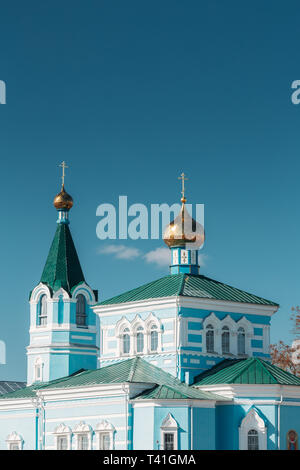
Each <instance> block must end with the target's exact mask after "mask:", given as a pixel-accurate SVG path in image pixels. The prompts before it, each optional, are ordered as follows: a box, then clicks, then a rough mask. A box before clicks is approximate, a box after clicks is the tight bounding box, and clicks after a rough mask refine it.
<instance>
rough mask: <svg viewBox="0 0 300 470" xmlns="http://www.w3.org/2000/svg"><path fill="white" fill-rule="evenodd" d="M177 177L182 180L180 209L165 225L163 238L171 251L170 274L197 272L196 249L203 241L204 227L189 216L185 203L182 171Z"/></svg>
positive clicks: (184, 178) (184, 179)
mask: <svg viewBox="0 0 300 470" xmlns="http://www.w3.org/2000/svg"><path fill="white" fill-rule="evenodd" d="M179 179H180V180H181V181H182V190H181V194H182V197H181V203H182V205H181V209H180V212H179V214H178V216H177V217H176V218H175V219H174V220H173V221H172V222H171V223H170V224H168V225H167V226H166V228H165V230H164V235H163V240H164V242H165V244H166V245H167V246H168V247H169V248H170V249H171V251H172V254H171V256H172V264H171V274H178V273H180V272H185V273H192V274H198V273H199V265H198V250H199V248H200V247H202V245H203V243H204V238H205V235H204V228H203V226H202V225H201V224H200V223H199V222H197V221H196V220H195V219H193V218H192V217H191V215H190V214H189V212H188V210H187V207H186V205H185V203H186V197H185V187H184V183H185V181H186V180H187V178H186V177H185V174H184V173H182V174H181V176H180V177H179Z"/></svg>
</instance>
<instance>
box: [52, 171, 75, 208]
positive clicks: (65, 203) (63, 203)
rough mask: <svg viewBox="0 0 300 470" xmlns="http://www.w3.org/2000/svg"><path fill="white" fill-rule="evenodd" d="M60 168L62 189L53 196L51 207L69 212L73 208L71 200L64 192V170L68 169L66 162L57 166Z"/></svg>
mask: <svg viewBox="0 0 300 470" xmlns="http://www.w3.org/2000/svg"><path fill="white" fill-rule="evenodd" d="M59 166H60V167H61V168H62V177H61V179H62V187H61V190H60V192H59V193H58V194H57V195H56V196H55V198H54V201H53V205H54V207H56V209H58V210H59V209H65V210H70V209H71V208H72V207H73V198H72V196H70V194H68V193H67V191H66V190H65V169H66V168H68V166H67V165H66V162H62V163H61V164H60V165H59Z"/></svg>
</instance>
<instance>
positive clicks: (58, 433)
mask: <svg viewBox="0 0 300 470" xmlns="http://www.w3.org/2000/svg"><path fill="white" fill-rule="evenodd" d="M54 435H55V449H56V450H59V449H58V441H59V438H60V437H64V438H66V439H67V450H71V449H72V442H71V439H72V430H71V428H70V427H69V426H66V425H65V424H64V423H61V424H60V425H59V426H57V427H56V428H55V430H54Z"/></svg>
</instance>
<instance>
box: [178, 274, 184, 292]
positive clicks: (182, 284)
mask: <svg viewBox="0 0 300 470" xmlns="http://www.w3.org/2000/svg"><path fill="white" fill-rule="evenodd" d="M180 274H181V275H182V279H181V283H180V287H179V292H178V294H177V295H183V291H184V284H185V280H186V274H185V273H180Z"/></svg>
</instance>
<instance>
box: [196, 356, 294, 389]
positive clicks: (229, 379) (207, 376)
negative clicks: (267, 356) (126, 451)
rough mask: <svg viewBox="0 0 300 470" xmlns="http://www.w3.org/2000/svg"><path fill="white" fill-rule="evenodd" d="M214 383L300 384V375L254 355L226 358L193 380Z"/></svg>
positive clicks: (197, 383)
mask: <svg viewBox="0 0 300 470" xmlns="http://www.w3.org/2000/svg"><path fill="white" fill-rule="evenodd" d="M215 384H281V385H300V377H296V376H295V375H293V374H290V373H289V372H286V371H284V370H282V369H280V368H279V367H277V366H275V365H273V364H271V363H270V362H267V361H264V360H263V359H259V358H256V357H251V358H248V359H226V360H224V361H222V362H220V363H219V364H217V365H216V366H214V367H212V368H211V369H209V370H208V371H205V372H203V373H202V374H200V375H198V376H197V377H196V378H195V381H194V385H196V386H197V385H215Z"/></svg>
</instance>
